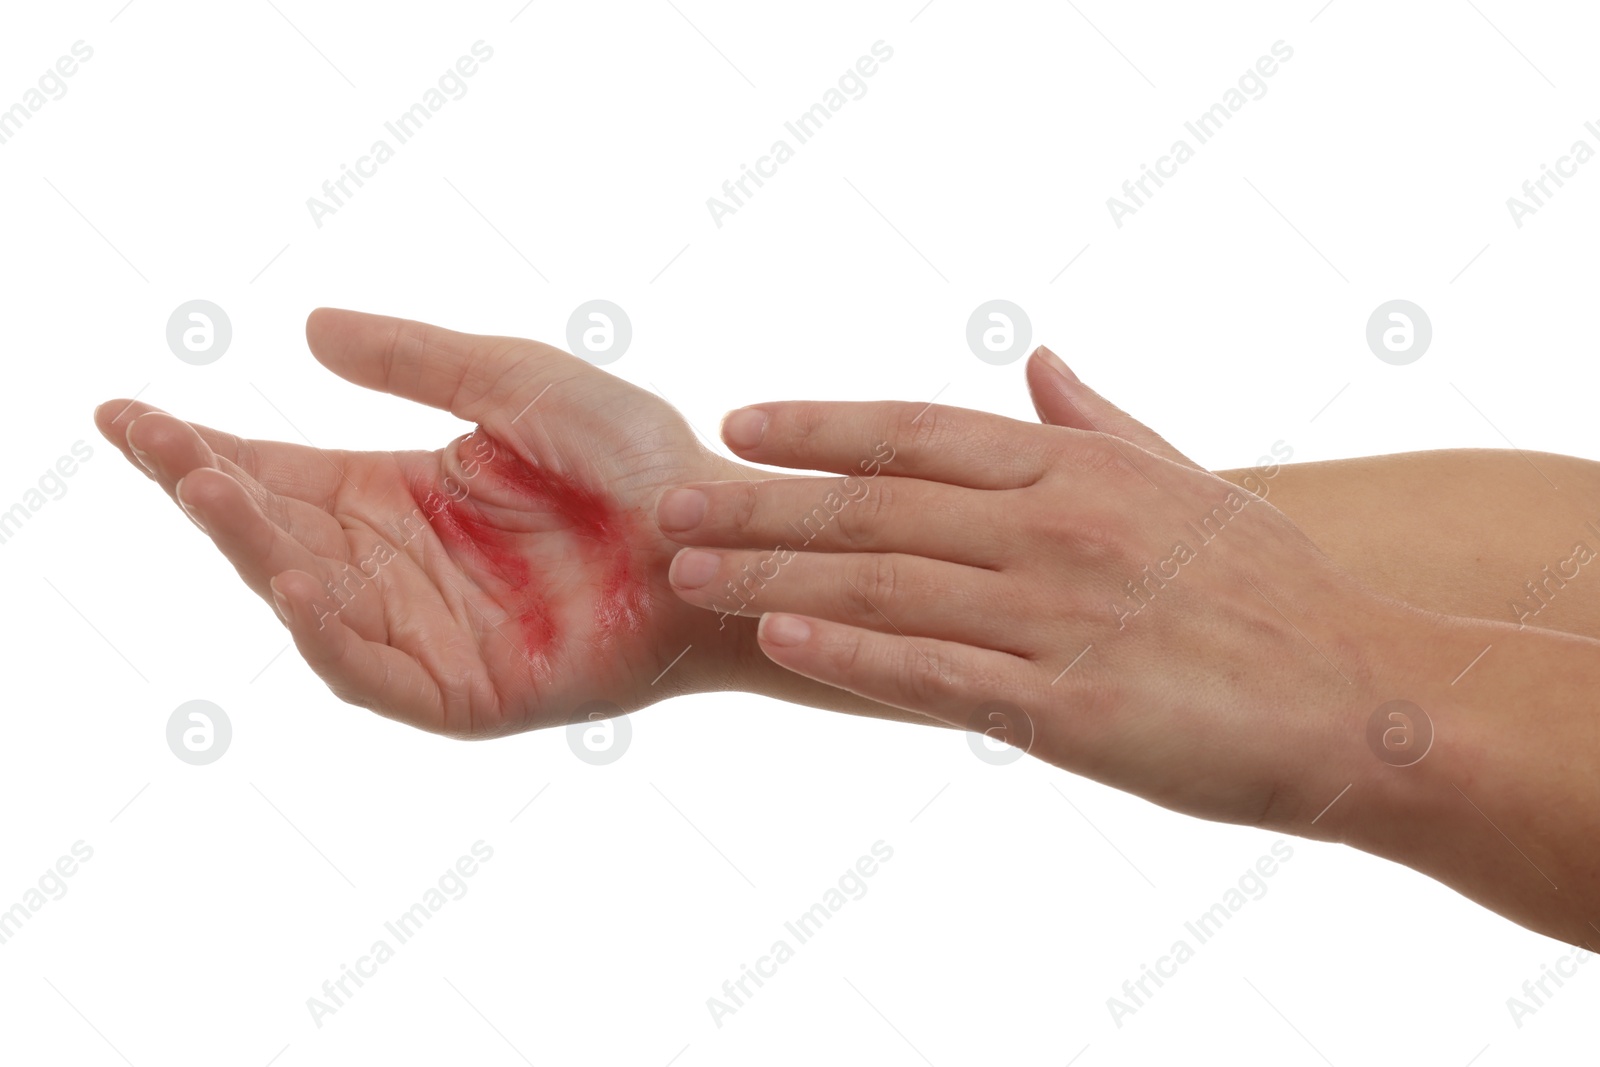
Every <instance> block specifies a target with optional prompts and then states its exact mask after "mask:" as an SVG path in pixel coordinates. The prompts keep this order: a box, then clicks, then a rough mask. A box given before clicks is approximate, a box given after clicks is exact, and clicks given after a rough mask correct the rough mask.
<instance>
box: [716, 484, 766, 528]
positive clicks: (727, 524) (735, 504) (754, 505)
mask: <svg viewBox="0 0 1600 1067" xmlns="http://www.w3.org/2000/svg"><path fill="white" fill-rule="evenodd" d="M721 494H726V499H723V500H719V499H717V497H718V496H719V495H721ZM709 496H710V497H711V499H710V501H709V506H708V507H707V509H706V513H707V515H709V516H712V521H711V523H709V524H708V525H712V526H719V527H722V528H723V529H724V530H726V531H727V532H730V533H745V532H750V531H752V530H753V529H754V527H755V523H756V518H757V510H758V509H759V507H760V505H761V500H760V495H759V493H758V492H757V487H756V486H754V485H752V484H751V483H749V482H740V483H738V484H737V485H734V486H727V487H725V488H713V489H711V490H710V493H709Z"/></svg>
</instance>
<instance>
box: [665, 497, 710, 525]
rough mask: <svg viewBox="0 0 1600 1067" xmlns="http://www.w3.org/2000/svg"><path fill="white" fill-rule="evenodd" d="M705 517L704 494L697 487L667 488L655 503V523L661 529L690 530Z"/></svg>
mask: <svg viewBox="0 0 1600 1067" xmlns="http://www.w3.org/2000/svg"><path fill="white" fill-rule="evenodd" d="M705 517H706V495H705V494H704V493H702V492H701V491H700V490H698V489H669V490H667V492H666V493H665V494H664V495H663V496H662V497H661V502H660V503H659V504H657V505H656V525H657V526H660V527H661V528H662V529H663V530H692V529H694V528H695V527H696V526H699V525H700V520H701V519H704V518H705Z"/></svg>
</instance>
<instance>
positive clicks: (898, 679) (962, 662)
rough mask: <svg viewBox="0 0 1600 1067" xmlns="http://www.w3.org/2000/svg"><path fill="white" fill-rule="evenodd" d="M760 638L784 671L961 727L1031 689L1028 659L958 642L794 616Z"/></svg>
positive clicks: (771, 619)
mask: <svg viewBox="0 0 1600 1067" xmlns="http://www.w3.org/2000/svg"><path fill="white" fill-rule="evenodd" d="M756 635H757V639H758V640H759V641H760V644H761V651H762V652H764V653H766V655H767V658H769V659H771V660H772V661H773V662H774V663H776V664H778V665H779V666H780V667H784V668H787V669H788V670H791V671H794V672H795V673H796V674H803V675H805V676H806V677H807V678H814V679H816V680H817V681H819V682H823V683H825V684H827V685H831V686H833V687H834V688H836V689H847V690H849V691H850V692H852V693H855V694H857V695H859V696H863V697H866V698H867V699H869V700H876V701H878V702H880V703H883V704H893V705H894V706H895V707H897V708H906V709H907V710H910V711H920V712H922V713H923V714H925V715H931V716H933V717H934V718H936V719H939V720H941V721H943V722H947V723H950V724H951V725H952V726H957V727H961V728H962V729H966V728H968V727H969V725H970V719H971V716H972V712H973V710H974V709H975V708H976V707H977V706H978V705H979V704H981V703H983V702H985V701H991V700H1010V701H1015V702H1018V703H1019V704H1020V703H1022V702H1023V701H1024V700H1026V699H1027V697H1028V693H1029V690H1030V684H1029V682H1028V681H1027V679H1028V673H1029V671H1030V670H1031V666H1032V665H1031V664H1030V663H1029V661H1027V660H1024V659H1019V658H1018V657H1016V656H1011V655H1007V654H1006V653H1004V652H995V651H992V650H990V649H979V648H973V647H972V646H970V645H963V644H958V643H956V642H954V641H936V640H930V639H928V638H907V637H901V636H900V635H899V634H882V633H877V632H875V631H872V630H865V629H862V628H860V627H856V626H848V625H845V624H843V623H837V622H829V621H826V620H824V619H818V618H812V617H808V616H804V615H788V614H771V615H763V616H762V617H761V625H760V626H759V627H757V629H756Z"/></svg>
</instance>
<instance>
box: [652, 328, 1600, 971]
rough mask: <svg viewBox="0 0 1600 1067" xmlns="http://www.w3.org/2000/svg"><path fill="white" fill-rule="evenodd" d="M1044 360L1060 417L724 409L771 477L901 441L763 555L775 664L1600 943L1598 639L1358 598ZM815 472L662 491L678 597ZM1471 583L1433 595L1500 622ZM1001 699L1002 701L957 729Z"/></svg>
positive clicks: (1227, 492) (739, 569)
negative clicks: (831, 509) (816, 528)
mask: <svg viewBox="0 0 1600 1067" xmlns="http://www.w3.org/2000/svg"><path fill="white" fill-rule="evenodd" d="M1052 361H1053V357H1051V356H1049V355H1047V354H1045V355H1041V356H1040V357H1038V358H1036V360H1035V363H1034V365H1033V366H1032V367H1030V378H1032V379H1033V384H1034V387H1035V395H1036V397H1038V396H1039V392H1040V389H1039V386H1040V384H1041V383H1040V381H1039V380H1038V379H1039V378H1040V377H1041V376H1043V375H1047V374H1048V375H1053V376H1055V381H1054V382H1052V383H1048V384H1053V385H1054V386H1055V387H1057V388H1058V389H1059V391H1060V396H1058V397H1057V398H1056V399H1061V398H1065V399H1067V400H1068V401H1069V404H1068V405H1067V407H1069V408H1071V409H1072V410H1071V411H1066V410H1063V409H1061V408H1060V406H1059V405H1051V404H1050V403H1049V401H1048V400H1047V401H1046V403H1045V404H1043V405H1041V406H1042V408H1047V409H1049V411H1050V414H1049V415H1047V418H1049V419H1050V421H1051V422H1052V423H1054V425H1046V426H1034V425H1031V424H1027V423H1020V422H1016V421H1014V420H1010V419H1003V418H1000V417H998V416H993V415H986V414H982V413H978V412H971V411H965V410H963V409H959V408H924V407H923V406H922V405H918V404H893V403H871V404H839V403H818V402H777V403H770V404H762V405H759V406H757V407H756V408H752V409H745V410H744V411H742V412H736V413H734V414H732V415H730V416H729V417H728V420H727V421H726V422H725V424H724V439H725V440H726V441H727V443H728V444H729V446H730V447H731V448H733V449H734V451H735V452H736V453H738V454H739V455H741V456H743V457H745V458H748V459H751V460H754V461H757V462H761V463H765V464H771V465H775V466H782V467H792V468H798V469H808V470H832V471H835V472H838V473H840V474H844V475H851V474H853V473H854V471H855V467H854V464H855V463H856V459H855V457H856V456H857V455H859V454H860V452H861V450H862V448H863V447H865V446H867V445H868V443H870V442H877V441H883V442H891V443H892V444H893V447H894V458H893V460H892V463H891V464H890V465H889V466H890V468H891V469H892V470H893V471H894V472H895V473H894V475H893V476H884V477H879V478H877V479H875V480H874V481H872V482H871V483H870V485H868V486H866V488H865V489H863V490H862V491H861V492H860V494H859V499H857V500H856V502H855V503H854V504H853V510H851V511H850V512H849V514H850V515H851V516H852V518H851V520H850V521H849V523H848V524H845V523H842V522H841V523H836V524H834V525H833V526H831V527H830V528H829V529H828V531H827V533H826V534H825V535H823V536H819V537H817V538H815V539H812V540H811V541H809V542H808V543H807V544H806V545H805V546H804V549H803V550H794V551H790V552H787V553H785V554H784V555H783V556H782V557H781V558H780V560H779V563H780V567H779V574H778V575H776V576H774V578H773V579H772V580H771V581H770V582H769V583H768V584H767V585H766V586H765V587H763V588H762V589H761V603H760V606H759V611H760V612H761V613H762V617H761V628H760V631H759V637H760V639H761V644H762V648H763V650H764V651H765V652H766V654H767V655H768V656H769V657H770V658H772V659H773V660H774V661H775V662H778V663H780V664H782V665H784V666H786V667H788V668H789V669H791V670H793V671H796V672H797V673H800V674H804V675H806V676H807V677H810V678H813V679H815V680H817V681H819V682H823V683H825V684H828V685H833V686H837V687H840V688H844V689H848V690H850V691H852V692H855V693H858V694H860V695H862V696H865V697H869V698H871V699H873V700H877V701H880V702H883V703H887V704H893V705H897V706H901V707H905V708H908V709H913V710H918V711H922V712H924V713H926V714H928V715H931V716H933V717H936V718H939V719H942V720H944V721H946V722H948V723H950V724H952V725H956V726H966V727H969V728H983V727H984V726H985V725H990V724H994V723H996V722H998V725H999V726H1000V728H1001V729H1003V731H1004V734H1003V735H1004V736H1006V737H1007V739H1009V740H1012V741H1013V743H1018V744H1022V745H1025V746H1026V747H1027V748H1028V750H1029V751H1030V752H1031V753H1032V754H1033V755H1035V756H1038V757H1040V758H1042V759H1045V760H1047V761H1048V762H1051V763H1054V764H1056V765H1057V766H1060V767H1063V768H1066V769H1068V770H1071V771H1073V772H1075V773H1080V774H1084V775H1086V776H1088V777H1092V778H1095V779H1097V780H1099V781H1102V782H1106V783H1107V784H1111V785H1114V786H1117V787H1118V788H1122V789H1126V790H1128V791H1130V792H1134V793H1136V794H1138V795H1140V796H1144V797H1146V798H1147V799H1150V800H1152V801H1154V802H1156V803H1160V804H1163V805H1166V806H1168V807H1171V808H1174V809H1176V810H1179V811H1184V812H1187V813H1189V814H1193V815H1197V816H1200V817H1203V818H1210V819H1217V820H1223V821H1231V822H1241V823H1249V824H1253V825H1260V826H1265V827H1270V828H1272V829H1275V830H1280V831H1286V832H1291V833H1296V834H1300V835H1302V836H1307V837H1314V838H1322V839H1329V840H1340V841H1343V842H1346V843H1348V844H1351V845H1353V846H1355V847H1358V848H1362V849H1365V850H1367V851H1371V852H1374V853H1377V854H1379V855H1384V856H1387V857H1389V858H1391V859H1395V860H1398V861H1399V862H1402V863H1406V864H1408V865H1410V866H1412V867H1414V868H1416V869H1418V870H1421V871H1423V872H1425V873H1428V874H1430V875H1432V876H1433V877H1435V878H1438V879H1439V880H1441V881H1443V882H1445V883H1446V884H1448V885H1451V886H1452V887H1454V888H1455V889H1457V890H1458V891H1460V892H1462V893H1463V894H1465V895H1467V896H1469V897H1471V898H1473V899H1475V900H1478V901H1480V902H1481V903H1483V904H1485V905H1486V906H1488V907H1490V908H1493V909H1494V910H1496V911H1499V912H1500V913H1502V914H1505V915H1507V916H1509V917H1511V918H1512V919H1514V920H1516V921H1517V922H1520V923H1522V924H1524V925H1526V926H1529V927H1530V928H1533V929H1535V930H1539V931H1540V932H1543V933H1546V934H1549V935H1551V936H1554V937H1558V938H1562V939H1563V940H1566V941H1569V942H1571V943H1573V944H1586V943H1588V944H1595V943H1600V925H1596V924H1597V923H1600V858H1597V857H1595V855H1594V853H1593V849H1592V847H1591V845H1592V842H1593V841H1594V840H1595V836H1596V833H1597V832H1600V779H1597V777H1596V775H1595V774H1594V769H1595V767H1596V766H1597V765H1600V718H1597V717H1596V716H1595V715H1594V714H1593V710H1594V699H1595V698H1594V694H1595V693H1596V692H1600V641H1597V640H1595V639H1592V638H1588V637H1583V636H1578V635H1574V634H1567V633H1560V632H1556V631H1553V630H1547V629H1540V628H1538V627H1534V626H1518V625H1517V624H1516V623H1513V622H1492V621H1485V620H1480V619H1474V618H1467V617H1463V616H1460V615H1452V614H1446V613H1444V612H1440V611H1435V610H1428V609H1425V608H1421V607H1418V606H1416V605H1415V604H1412V603H1407V602H1405V601H1403V600H1401V599H1399V598H1398V597H1396V596H1395V595H1393V594H1392V593H1389V592H1386V591H1379V590H1377V589H1375V588H1373V587H1372V586H1371V585H1369V584H1367V583H1366V582H1364V581H1362V580H1361V578H1359V577H1357V575H1355V574H1353V573H1351V571H1350V570H1348V569H1346V568H1343V567H1340V566H1339V565H1338V564H1337V563H1336V562H1335V560H1334V559H1332V558H1330V556H1329V555H1328V554H1327V553H1326V552H1324V551H1323V550H1322V549H1320V548H1319V547H1318V546H1317V544H1315V543H1313V541H1312V540H1311V538H1309V537H1308V536H1307V535H1306V533H1305V531H1304V530H1302V529H1301V528H1299V527H1297V526H1296V524H1295V523H1294V522H1293V521H1292V520H1291V519H1290V517H1289V516H1288V515H1287V514H1285V513H1284V512H1283V511H1282V510H1280V509H1278V508H1276V507H1274V506H1273V505H1272V504H1270V503H1268V502H1267V501H1266V500H1263V499H1261V498H1259V497H1257V496H1254V495H1251V494H1247V493H1239V492H1238V490H1237V489H1236V488H1235V486H1234V485H1233V484H1231V483H1230V482H1229V481H1228V480H1226V479H1223V478H1220V477H1218V476H1216V475H1214V474H1211V473H1210V472H1207V471H1204V470H1202V469H1201V468H1199V467H1198V466H1196V465H1195V464H1193V463H1192V462H1191V461H1189V460H1188V459H1187V458H1186V457H1185V456H1183V455H1182V453H1180V452H1178V451H1177V450H1176V449H1175V448H1173V447H1172V446H1171V445H1170V444H1168V443H1167V442H1166V441H1164V440H1162V439H1161V438H1160V437H1159V436H1158V435H1156V434H1154V433H1153V432H1152V431H1150V430H1149V429H1148V428H1147V427H1144V426H1142V425H1141V424H1138V423H1137V422H1135V421H1134V420H1132V419H1131V418H1129V417H1128V416H1126V415H1125V414H1123V413H1122V412H1120V411H1118V410H1117V409H1116V408H1114V407H1113V406H1111V405H1110V404H1108V403H1106V402H1105V401H1104V400H1103V398H1100V397H1098V396H1097V395H1096V394H1094V393H1093V391H1092V390H1089V389H1088V388H1087V387H1086V386H1083V385H1082V383H1079V382H1076V381H1075V380H1074V379H1073V378H1072V377H1071V375H1070V373H1068V372H1065V369H1064V368H1063V367H1059V365H1058V364H1055V363H1053V362H1052ZM1091 427H1093V428H1091ZM1402 481H1403V478H1402ZM824 485H836V486H839V487H840V491H841V492H843V493H846V494H847V495H850V494H853V493H854V490H853V489H852V488H851V484H850V479H849V478H846V479H842V480H841V479H816V480H812V482H811V484H807V483H806V482H803V481H802V482H797V481H794V480H786V479H777V480H771V481H766V482H762V483H754V484H752V483H750V482H748V481H740V482H731V483H730V482H723V483H714V484H698V485H692V486H687V487H684V488H683V489H681V490H678V491H675V492H674V493H671V494H668V495H667V496H666V497H664V498H663V500H662V503H661V505H660V508H659V510H658V519H659V521H660V523H661V526H662V529H663V530H664V532H667V533H668V534H669V536H671V537H673V538H674V539H675V540H677V541H679V542H680V543H681V544H684V545H686V546H693V547H688V548H685V549H684V551H682V552H680V553H679V555H678V556H677V557H676V558H675V559H674V561H673V564H672V570H671V580H672V583H673V586H674V588H675V589H676V590H677V592H678V595H679V596H680V597H682V598H683V599H684V600H685V601H686V602H688V603H691V604H696V605H698V606H700V607H703V608H706V609H709V610H713V611H718V612H721V611H729V610H734V611H738V610H744V609H742V608H740V607H738V606H735V605H732V604H731V603H730V601H729V598H728V596H727V590H728V587H729V582H730V581H731V582H734V583H735V585H736V587H737V583H738V582H739V576H740V575H743V574H746V573H748V569H749V568H750V566H751V565H752V564H753V563H755V564H757V565H759V561H762V560H766V559H769V558H770V554H771V553H772V549H771V547H770V546H771V545H773V544H775V543H778V544H782V543H784V542H785V541H786V539H788V538H789V536H790V535H789V533H788V530H789V528H790V520H789V517H790V516H793V515H796V514H803V513H804V512H805V507H806V502H807V501H809V500H813V499H815V498H816V495H817V493H818V490H819V489H820V488H822V487H823V486H824ZM1505 506H1507V507H1511V506H1512V505H1509V504H1508V505H1505ZM1574 506H1576V507H1578V508H1580V510H1581V503H1580V504H1577V505H1574ZM843 514H844V513H843V512H841V517H842V515H843ZM1568 517H1570V516H1568ZM1557 525H1558V526H1559V523H1558V524H1557ZM1347 536H1348V543H1347V546H1346V547H1347V549H1348V550H1354V549H1357V548H1360V547H1361V542H1360V538H1361V536H1363V535H1357V534H1349V535H1347ZM1367 536H1370V535H1367ZM1179 545H1182V546H1183V551H1181V552H1180V551H1179V550H1178V547H1177V546H1179ZM1570 547H1571V546H1570V545H1569V546H1568V548H1569V549H1570ZM1391 555H1392V554H1391ZM1589 555H1591V556H1592V553H1590V554H1589ZM1390 566H1391V567H1392V566H1394V565H1393V564H1392V563H1391V564H1390ZM768 569H769V570H770V569H772V568H771V566H770V565H769V566H768ZM1367 571H1368V575H1369V576H1381V574H1382V572H1381V571H1378V570H1377V569H1376V568H1375V567H1373V566H1371V565H1369V566H1368V568H1367ZM1398 573H1400V570H1399V569H1398V568H1397V569H1396V570H1394V571H1391V572H1390V574H1391V576H1393V575H1394V574H1398ZM1133 585H1137V586H1138V587H1139V591H1138V593H1137V594H1134V593H1130V592H1129V590H1131V589H1132V587H1133ZM1490 588H1497V583H1496V582H1495V581H1494V579H1493V578H1490V579H1489V580H1488V581H1487V584H1476V585H1475V584H1473V583H1470V582H1459V581H1458V582H1457V583H1455V588H1453V589H1452V588H1451V586H1450V585H1449V584H1448V583H1439V586H1438V592H1440V593H1441V594H1443V595H1445V596H1456V597H1459V598H1462V599H1461V601H1459V602H1471V603H1478V604H1479V605H1480V606H1487V605H1486V604H1484V603H1483V601H1484V598H1485V597H1486V595H1488V594H1486V593H1485V590H1486V589H1490ZM1553 604H1554V602H1552V606H1551V607H1549V608H1547V609H1545V610H1549V611H1552V612H1553V611H1554V606H1553ZM994 701H1003V702H1005V703H1006V704H1007V705H1009V710H1002V711H1001V712H1000V713H998V714H997V713H995V712H993V711H988V712H987V713H985V714H984V715H983V716H982V717H975V712H980V713H982V712H984V709H985V708H988V707H991V706H992V704H991V702H994ZM1396 701H1404V702H1406V703H1405V704H1403V705H1399V706H1400V707H1401V708H1403V709H1404V710H1403V711H1402V712H1401V713H1400V717H1399V718H1396V717H1395V716H1396V712H1395V710H1394V709H1395V708H1396V704H1395V703H1394V702H1396ZM1420 734H1426V735H1427V736H1430V737H1431V741H1429V742H1428V743H1427V744H1425V745H1421V744H1418V743H1417V742H1416V738H1417V737H1418V736H1419V735H1420ZM1396 736H1398V737H1399V740H1398V741H1396V740H1394V738H1395V737H1396ZM1408 746H1410V747H1408Z"/></svg>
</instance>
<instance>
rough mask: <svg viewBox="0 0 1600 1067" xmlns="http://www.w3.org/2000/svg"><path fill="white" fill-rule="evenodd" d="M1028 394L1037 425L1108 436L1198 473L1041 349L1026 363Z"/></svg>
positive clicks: (1186, 459) (1185, 458)
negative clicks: (1035, 413) (1062, 427)
mask: <svg viewBox="0 0 1600 1067" xmlns="http://www.w3.org/2000/svg"><path fill="white" fill-rule="evenodd" d="M1028 392H1029V393H1031V394H1032V396H1033V409H1034V410H1035V411H1037V412H1038V413H1039V421H1040V422H1043V423H1045V424H1046V425H1050V426H1066V427H1068V428H1070V429H1074V430H1089V431H1092V432H1095V433H1104V434H1110V435H1111V436H1113V437H1120V438H1122V439H1123V440H1125V441H1129V442H1131V443H1133V444H1136V445H1138V446H1139V447H1140V448H1142V449H1144V450H1145V451H1147V452H1154V453H1155V454H1156V455H1158V456H1163V457H1165V458H1167V459H1170V460H1172V461H1174V462H1175V463H1182V464H1183V465H1184V466H1186V467H1194V468H1195V469H1197V470H1198V469H1199V464H1197V463H1195V462H1194V461H1193V460H1191V459H1190V458H1189V457H1188V456H1185V455H1184V454H1183V453H1182V452H1179V451H1178V450H1177V449H1176V448H1173V447H1172V446H1171V445H1170V444H1168V443H1167V441H1166V439H1165V438H1164V437H1162V436H1161V435H1160V434H1158V433H1156V432H1155V431H1154V430H1152V429H1150V427H1148V426H1146V425H1145V424H1144V423H1142V422H1140V421H1139V420H1138V419H1136V418H1134V417H1133V416H1132V415H1129V414H1128V413H1127V412H1126V411H1123V410H1122V409H1121V408H1119V407H1117V406H1116V405H1115V404H1113V403H1111V401H1109V400H1107V399H1106V398H1105V397H1103V396H1101V395H1100V394H1099V393H1097V392H1095V391H1094V390H1093V389H1090V388H1089V387H1088V386H1087V385H1084V384H1083V382H1081V381H1079V380H1078V376H1077V375H1076V374H1073V373H1072V371H1071V370H1070V369H1069V368H1068V367H1067V365H1066V364H1065V363H1063V362H1062V361H1061V357H1059V356H1057V355H1056V354H1055V353H1054V352H1052V351H1050V350H1049V349H1048V348H1045V347H1044V346H1042V345H1041V346H1040V347H1039V348H1038V349H1036V350H1035V351H1034V353H1033V358H1032V359H1030V360H1029V361H1028Z"/></svg>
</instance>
